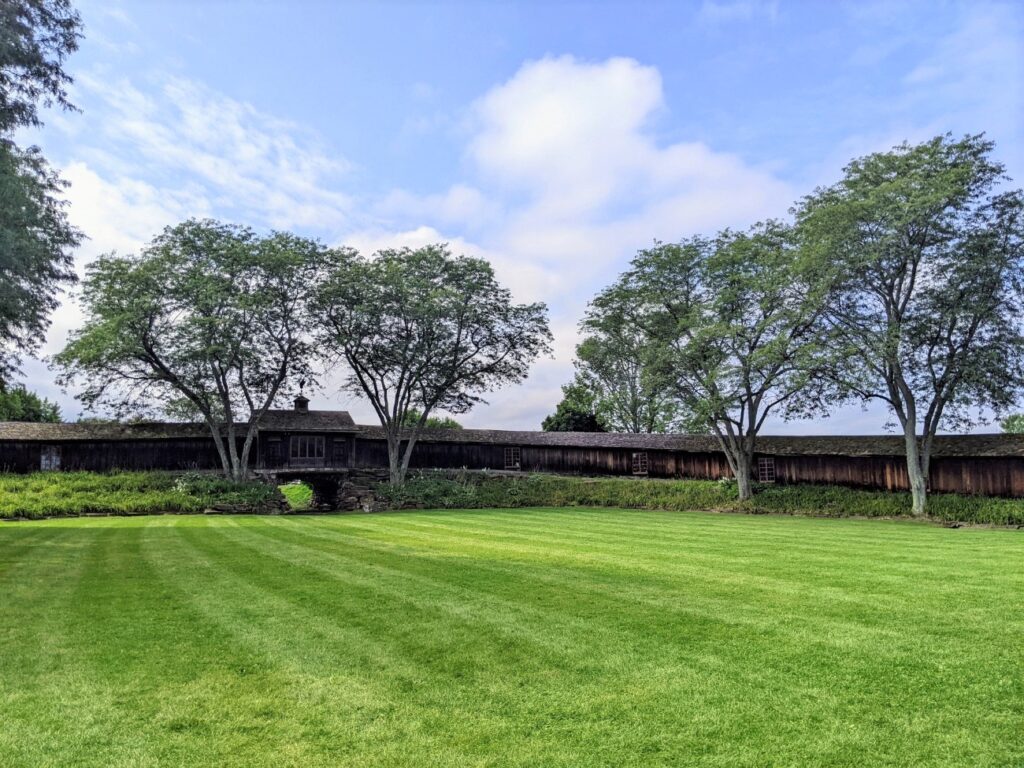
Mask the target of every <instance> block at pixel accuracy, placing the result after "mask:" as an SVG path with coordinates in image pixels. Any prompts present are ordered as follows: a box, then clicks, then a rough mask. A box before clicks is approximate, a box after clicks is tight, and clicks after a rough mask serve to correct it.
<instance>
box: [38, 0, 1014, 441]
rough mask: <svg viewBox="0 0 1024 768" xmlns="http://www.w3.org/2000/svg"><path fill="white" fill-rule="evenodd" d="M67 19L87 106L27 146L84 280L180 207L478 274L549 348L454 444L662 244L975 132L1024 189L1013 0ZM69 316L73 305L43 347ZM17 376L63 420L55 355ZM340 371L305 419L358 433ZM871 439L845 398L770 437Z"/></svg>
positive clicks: (66, 409) (500, 410)
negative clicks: (67, 221) (50, 180)
mask: <svg viewBox="0 0 1024 768" xmlns="http://www.w3.org/2000/svg"><path fill="white" fill-rule="evenodd" d="M77 7H78V8H79V10H80V12H81V15H82V19H83V22H84V35H85V36H84V39H83V41H82V45H81V48H80V50H79V51H78V52H76V53H75V54H74V55H73V56H72V58H71V59H70V60H69V62H68V70H69V72H70V73H71V74H72V75H73V77H74V78H75V83H74V86H73V89H72V99H73V101H74V102H75V103H76V104H77V105H78V106H79V107H80V108H81V112H80V113H67V112H55V111H49V112H47V113H46V115H45V119H46V125H45V127H44V128H43V129H41V130H34V131H31V132H26V133H25V134H24V135H23V136H22V137H21V138H22V139H23V140H25V141H29V142H32V143H37V144H39V145H40V146H41V147H42V148H43V150H44V153H45V154H46V156H47V157H48V158H49V159H50V161H51V162H52V163H53V164H54V165H55V166H56V167H58V168H59V169H60V171H61V173H62V174H63V176H64V178H65V179H66V180H67V181H68V182H70V187H69V189H68V191H67V198H68V201H69V209H68V210H69V215H70V218H71V220H72V222H73V223H74V224H75V225H76V226H78V227H80V228H81V229H82V230H83V231H84V232H85V233H86V235H87V236H88V240H87V241H86V242H85V243H84V244H83V246H82V247H81V248H79V250H78V252H77V254H76V265H77V268H78V270H79V272H80V273H84V267H85V265H86V264H87V263H89V262H90V261H91V260H93V259H95V258H96V257H97V256H98V255H99V254H101V253H107V252H111V251H116V252H119V253H131V252H134V251H136V250H137V249H139V248H140V247H142V246H144V245H145V243H147V242H148V241H149V240H150V239H152V238H153V237H154V236H155V235H156V234H158V233H159V232H160V231H161V230H162V229H163V228H164V227H165V226H168V225H172V224H175V223H177V222H180V221H182V220H184V219H186V218H189V217H193V216H196V217H213V218H217V219H221V220H225V221H231V222H236V223H241V224H247V225H250V226H252V227H254V228H255V229H257V230H258V231H261V232H266V231H269V230H272V229H283V230H290V231H293V232H296V233H298V234H302V235H306V236H311V237H317V238H319V239H321V240H322V241H324V242H325V243H328V244H330V245H340V244H345V245H350V246H354V247H356V248H359V249H360V250H361V251H364V252H367V253H372V252H373V251H374V250H376V249H378V248H382V247H395V246H403V245H408V246H416V245H420V244H424V243H429V242H447V243H449V244H450V245H451V247H452V249H453V250H454V251H456V252H459V253H465V254H467V255H473V256H480V257H483V258H486V259H488V260H490V261H491V263H492V264H493V265H494V267H495V270H496V272H497V275H498V277H499V279H500V280H501V281H502V282H504V283H505V284H506V285H507V286H509V288H511V290H512V292H513V295H514V297H515V298H516V299H517V300H518V301H543V302H546V303H547V305H548V307H549V312H550V320H551V326H552V330H553V332H554V336H555V344H554V353H553V355H552V356H550V357H545V358H543V359H541V360H539V361H538V362H537V363H536V364H535V365H534V367H533V369H532V372H531V375H530V377H529V379H528V380H527V381H526V382H525V383H523V384H520V385H513V386H509V387H507V388H505V389H503V390H500V391H498V392H495V393H492V394H491V395H489V396H488V397H487V399H488V404H487V405H483V406H479V407H477V408H476V409H474V410H473V411H472V412H471V413H469V414H465V415H462V416H460V417H459V419H460V421H462V423H464V424H465V425H466V426H473V427H489V428H507V429H536V428H539V425H540V421H541V420H542V419H543V417H544V416H545V415H547V414H548V413H550V412H551V411H552V410H553V409H554V406H555V404H556V403H557V402H558V400H559V399H560V396H561V392H560V387H561V385H563V384H564V383H566V382H567V381H569V380H570V379H571V378H572V371H573V368H572V360H573V350H574V347H575V344H576V343H577V341H578V333H577V323H578V322H579V320H580V318H581V316H582V314H583V311H584V309H585V308H586V304H587V301H588V300H589V299H590V298H591V297H592V296H593V295H594V294H595V293H596V292H598V291H599V290H600V289H602V288H603V287H605V286H606V285H608V284H609V283H610V282H611V281H612V280H614V279H615V277H616V276H617V275H618V274H619V273H620V272H622V271H623V270H624V269H625V268H626V267H627V266H628V263H629V261H630V259H631V258H632V257H633V256H634V255H635V254H636V252H637V251H638V250H639V249H641V248H644V247H647V246H649V245H650V244H651V243H652V242H653V241H654V240H661V241H674V240H679V239H680V238H683V237H688V236H691V235H695V234H699V233H704V234H712V233H714V232H715V231H717V230H719V229H721V228H724V227H734V228H745V227H747V226H749V225H751V224H753V223H754V222H756V221H759V220H762V219H765V218H769V217H780V218H784V217H786V216H787V212H788V210H789V208H790V206H791V205H792V204H793V203H794V202H795V201H796V200H798V199H799V198H800V197H801V196H803V195H805V194H808V193H810V192H811V191H812V190H813V189H814V188H815V187H816V186H819V185H822V184H829V183H832V182H834V181H836V180H837V179H838V178H839V177H840V174H841V172H842V168H843V166H844V165H845V164H846V163H847V162H848V161H849V160H850V159H852V158H854V157H857V156H860V155H863V154H866V153H868V152H874V151H879V150H885V149H888V148H890V147H892V146H893V145H895V144H897V143H900V142H902V141H910V142H917V141H922V140H925V139H928V138H931V137H933V136H935V135H937V134H940V133H945V132H947V131H950V132H952V133H953V134H955V135H962V134H965V133H980V132H985V133H986V134H987V135H988V136H989V138H991V139H993V140H994V141H995V142H996V157H997V159H999V160H1000V161H1002V162H1003V163H1004V164H1005V165H1006V166H1007V170H1008V172H1009V173H1010V175H1011V176H1012V177H1014V178H1015V179H1017V180H1018V181H1017V182H1016V183H1017V184H1018V185H1019V184H1021V183H1024V141H1022V139H1024V3H1016V2H1009V3H999V2H993V3H986V2H981V1H974V2H962V3H958V2H948V3H944V2H935V0H932V1H931V2H920V3H915V2H908V3H899V2H891V1H887V2H851V3H843V2H829V1H826V0H820V1H819V2H811V1H810V0H807V1H805V2H797V1H795V0H789V1H787V0H694V2H654V1H648V2H644V3H632V2H627V3H620V2H612V1H611V0H598V1H595V2H590V3H578V2H566V1H559V0H555V2H544V3H542V2H539V0H538V2H519V3H504V2H472V3H471V2H444V3H427V2H377V3H370V2H365V3H360V2H354V3H340V2H339V3H334V2H327V1H326V0H323V1H322V2H313V1H312V0H307V1H306V2H302V1H301V0H298V1H295V0H293V1H292V2H240V1H235V2H209V1H203V2H199V1H195V2H189V1H188V0H174V1H173V2H159V1H157V0H149V1H147V2H138V3H131V2H123V3H117V2H99V1H95V0H89V1H88V2H79V3H78V4H77ZM80 320H81V315H80V312H79V310H78V308H77V306H76V304H75V300H74V297H73V296H70V295H69V296H67V297H66V298H65V301H64V303H63V304H62V306H61V308H60V310H59V311H58V312H57V313H56V315H55V316H54V322H53V326H52V328H51V330H50V333H49V336H48V338H47V341H46V345H45V348H44V349H43V352H42V354H43V356H44V357H45V355H47V354H52V353H54V352H56V351H58V350H59V349H60V348H61V347H62V346H63V344H64V343H65V341H66V339H67V334H68V331H69V330H71V329H73V328H75V327H76V326H77V325H78V324H79V322H80ZM24 369H25V376H24V380H25V383H26V384H27V385H28V386H29V387H30V388H32V389H34V390H36V391H37V392H40V393H41V394H44V395H45V396H47V397H49V398H51V399H53V400H56V401H57V402H58V403H59V404H60V405H61V407H62V409H63V413H64V416H65V418H68V419H73V418H75V417H77V416H78V415H79V413H80V412H81V406H80V404H79V403H77V401H75V399H74V392H73V391H68V392H62V391H61V390H60V389H59V388H58V387H57V386H56V385H55V384H54V383H53V373H52V371H50V370H49V369H48V368H47V366H46V363H45V362H44V361H38V360H29V361H26V364H25V366H24ZM336 380H337V377H334V379H332V378H330V377H329V378H328V379H326V380H325V386H324V388H323V389H322V390H321V391H318V392H315V393H313V395H312V399H313V402H312V404H311V407H318V408H346V409H348V410H351V411H352V413H353V415H354V416H355V417H356V419H357V421H360V422H361V423H371V422H372V421H373V418H374V417H373V416H372V410H371V408H370V407H369V406H368V404H366V403H365V402H364V401H361V400H360V399H358V398H356V397H354V396H352V395H349V394H346V393H341V392H339V391H338V389H337V386H336ZM888 421H889V419H888V416H887V414H886V412H885V410H884V409H883V408H880V407H877V406H875V407H870V408H868V409H867V410H864V409H862V408H860V407H858V406H849V407H843V408H840V409H837V410H836V412H835V413H832V414H830V415H829V416H828V417H827V418H824V417H823V418H818V419H814V420H809V421H793V422H785V421H782V420H781V419H772V420H770V421H769V422H768V423H767V424H766V428H765V432H766V433H774V434H823V433H866V432H880V431H882V430H883V429H885V428H886V425H887V422H888ZM981 429H984V427H981ZM988 429H989V430H991V429H992V427H991V426H989V427H988Z"/></svg>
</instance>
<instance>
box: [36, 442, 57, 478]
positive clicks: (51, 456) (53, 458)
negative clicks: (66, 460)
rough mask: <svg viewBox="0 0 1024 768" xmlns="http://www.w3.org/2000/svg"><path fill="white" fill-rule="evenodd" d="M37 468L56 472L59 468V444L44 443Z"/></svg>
mask: <svg viewBox="0 0 1024 768" xmlns="http://www.w3.org/2000/svg"><path fill="white" fill-rule="evenodd" d="M39 468H40V469H41V470H42V471H43V472H56V471H57V470H59V469H60V446H59V445H44V446H43V450H42V452H41V453H40V455H39Z"/></svg>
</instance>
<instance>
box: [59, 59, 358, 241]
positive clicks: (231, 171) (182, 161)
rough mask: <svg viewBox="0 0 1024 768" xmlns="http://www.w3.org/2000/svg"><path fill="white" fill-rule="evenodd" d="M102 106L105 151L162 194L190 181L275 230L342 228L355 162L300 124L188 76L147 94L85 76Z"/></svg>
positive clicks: (219, 205)
mask: <svg viewBox="0 0 1024 768" xmlns="http://www.w3.org/2000/svg"><path fill="white" fill-rule="evenodd" d="M79 83H80V86H81V88H82V89H83V91H84V92H86V93H88V94H89V95H90V96H92V97H94V98H98V99H100V100H101V101H102V102H105V107H106V109H105V112H106V115H105V118H106V119H104V120H103V122H102V125H101V126H100V127H99V130H100V131H101V138H102V139H103V145H104V147H105V149H106V150H107V151H109V152H114V153H116V154H117V155H119V158H120V159H119V160H118V162H119V163H120V164H122V165H123V164H125V162H126V160H125V159H127V163H128V164H129V169H130V172H134V173H135V174H137V175H140V176H143V177H145V178H146V179H147V180H150V179H152V180H155V181H159V182H160V184H161V187H162V188H172V189H173V188H174V186H175V185H178V184H185V183H191V184H193V185H199V186H201V187H202V188H203V190H204V194H205V196H206V198H207V200H208V201H209V204H210V205H209V207H210V208H214V209H216V210H218V211H221V212H224V213H226V214H229V215H232V216H234V217H235V218H237V219H241V220H244V221H247V222H249V223H253V224H256V225H258V226H269V227H274V228H281V229H286V228H302V227H307V228H308V227H317V228H327V229H332V228H333V229H335V230H339V229H341V228H342V227H343V226H344V225H345V223H346V222H347V221H348V219H349V214H350V211H351V209H352V205H353V203H352V200H351V198H350V197H349V196H348V195H346V194H344V193H342V192H340V191H338V188H339V186H340V182H341V181H342V180H343V179H344V176H345V174H346V172H347V171H348V170H349V164H348V163H347V162H346V161H345V160H344V159H343V158H341V157H339V156H336V155H333V154H332V153H330V152H329V151H328V150H327V149H325V148H324V147H323V146H322V142H321V141H320V139H319V138H318V137H317V136H315V135H313V134H310V133H309V132H308V131H305V130H304V129H302V128H301V127H300V126H297V125H295V124H294V123H291V122H288V121H284V120H280V119H278V118H276V117H273V116H271V115H267V114H265V113H262V112H260V111H259V110H257V109H256V108H255V107H253V106H252V105H250V104H247V103H245V102H241V101H237V100H235V99H231V98H229V97H226V96H224V95H223V94H219V93H217V92H215V91H212V90H210V89H208V88H206V87H205V86H203V85H201V84H199V83H195V82H193V81H190V80H186V79H182V78H171V79H167V80H165V81H163V82H162V83H161V84H160V87H159V88H157V89H154V90H153V91H152V92H150V93H146V94H144V93H142V92H141V91H140V90H139V89H138V88H137V87H136V86H135V85H134V84H133V83H131V82H129V81H128V80H125V79H120V80H115V81H113V82H111V81H110V80H108V79H105V78H103V77H101V76H100V75H97V74H87V75H83V76H80V77H79Z"/></svg>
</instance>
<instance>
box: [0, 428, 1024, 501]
mask: <svg viewBox="0 0 1024 768" xmlns="http://www.w3.org/2000/svg"><path fill="white" fill-rule="evenodd" d="M293 434H313V433H309V432H302V433H298V432H296V433H291V432H281V433H276V434H266V433H265V434H263V435H261V436H260V439H259V441H258V443H257V446H256V453H255V455H254V456H253V457H252V465H253V466H255V467H286V466H287V464H288V454H289V439H290V438H291V436H292V435H293ZM272 438H278V440H279V442H278V443H277V445H278V446H279V449H280V453H279V454H278V458H277V459H276V460H272V459H270V458H269V457H268V455H267V449H268V446H269V445H270V444H271V440H272ZM324 438H325V448H326V456H325V460H324V466H325V467H357V468H363V469H373V468H381V467H387V464H388V456H387V445H386V443H385V442H384V441H383V440H382V439H363V438H359V437H354V436H352V435H339V434H333V435H332V434H327V435H324ZM45 446H57V447H59V449H60V454H61V461H60V467H61V469H62V470H67V471H70V470H94V471H109V470H112V469H137V470H147V469H169V470H187V469H219V468H220V460H219V458H218V456H217V451H216V449H215V448H214V445H213V441H212V440H210V439H201V438H162V439H158V438H154V439H146V440H73V441H54V442H42V441H28V440H26V441H17V440H14V441H10V440H9V441H2V442H0V470H2V471H7V472H30V471H36V470H38V469H39V468H40V462H41V456H42V450H43V449H44V447H45ZM506 447H508V446H506V445H503V444H500V443H473V442H431V441H422V442H419V443H417V447H416V450H415V451H414V453H413V457H412V462H411V466H412V467H413V468H438V469H457V468H459V467H466V468H468V469H498V470H503V469H505V448H506ZM517 447H518V448H519V450H520V461H521V469H522V470H523V471H526V472H554V473H563V474H579V475H630V474H632V471H633V453H634V452H635V451H634V450H633V449H626V448H597V447H589V448H582V447H562V446H536V445H519V446H517ZM646 453H647V458H648V475H649V476H650V477H661V478H672V477H689V478H701V479H718V478H720V477H725V476H729V475H731V471H730V470H729V466H728V463H727V462H726V460H725V457H724V456H723V455H722V454H720V453H696V452H681V451H670V450H648V451H646ZM762 455H770V454H762ZM773 458H774V459H775V473H776V482H777V483H817V484H824V485H845V486H851V487H859V488H880V489H885V490H906V489H907V488H908V483H907V470H906V465H905V460H904V458H903V457H902V456H839V455H776V456H774V457H773ZM755 466H756V462H755ZM930 487H931V490H933V491H936V492H955V493H967V494H983V495H991V496H1014V497H1024V458H1018V457H1001V458H980V457H949V456H947V457H937V458H935V459H933V461H932V470H931V477H930Z"/></svg>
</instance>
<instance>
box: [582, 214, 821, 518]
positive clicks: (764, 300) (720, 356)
mask: <svg viewBox="0 0 1024 768" xmlns="http://www.w3.org/2000/svg"><path fill="white" fill-rule="evenodd" d="M594 306H598V307H601V306H608V307H615V308H616V310H615V312H616V315H621V316H622V317H623V318H624V319H625V321H627V322H629V323H630V324H631V325H633V326H635V327H637V328H640V329H642V330H643V333H644V334H645V338H646V347H645V349H644V353H643V366H644V372H645V375H648V376H651V377H653V378H654V380H655V381H657V382H659V384H658V386H665V387H668V388H669V391H671V393H672V399H673V401H674V402H675V403H677V404H678V406H679V408H680V409H681V410H682V413H685V414H686V420H687V421H689V422H690V423H695V424H703V425H706V426H707V427H709V428H710V430H711V431H713V432H715V434H716V435H717V436H718V437H719V439H720V441H721V443H722V446H723V448H724V451H725V455H726V458H727V459H728V461H729V464H730V467H731V468H732V470H733V474H734V475H735V476H736V477H739V478H743V479H742V480H741V481H740V484H739V485H740V488H739V492H740V496H741V497H743V498H746V497H748V496H749V495H750V493H751V488H750V484H749V482H748V481H747V479H746V478H749V477H750V465H751V463H752V461H753V455H754V450H755V444H756V439H757V434H758V432H759V431H760V429H761V427H762V425H763V424H764V420H765V419H766V418H767V417H768V416H769V414H771V413H773V412H782V413H785V414H788V415H794V414H804V413H807V412H809V411H810V410H812V409H813V407H814V406H816V405H817V403H816V401H815V399H814V397H813V389H812V387H811V384H812V382H813V381H814V379H815V374H816V371H817V368H818V362H817V360H818V358H819V357H820V356H822V355H823V354H824V353H825V347H824V346H823V344H822V340H821V338H820V336H819V335H818V333H817V332H816V322H817V319H818V317H819V315H820V311H821V294H820V291H819V290H818V287H817V283H816V282H815V281H814V280H811V279H809V278H808V276H807V275H806V274H805V271H804V270H803V269H802V267H801V260H800V255H799V252H798V250H797V249H796V247H795V245H794V242H793V235H792V231H791V230H790V228H789V227H787V226H786V225H784V224H781V223H779V222H774V221H769V222H765V223H761V224H758V225H755V226H754V227H752V228H751V229H750V230H749V231H747V232H742V233H741V232H732V231H728V230H727V231H724V232H720V233H719V234H718V235H717V236H716V237H714V238H706V237H691V238H689V239H686V240H683V241H682V242H680V243H676V244H664V243H656V244H655V245H654V247H652V248H649V249H646V250H643V251H640V253H639V254H637V256H636V258H634V259H633V261H632V263H631V265H630V269H629V270H628V271H627V272H626V273H625V274H623V275H622V276H621V277H620V278H619V279H618V280H617V281H616V282H615V283H614V284H613V285H612V286H611V287H609V288H608V289H606V290H605V291H603V292H602V293H601V294H600V295H599V296H598V297H597V299H595V302H594Z"/></svg>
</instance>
